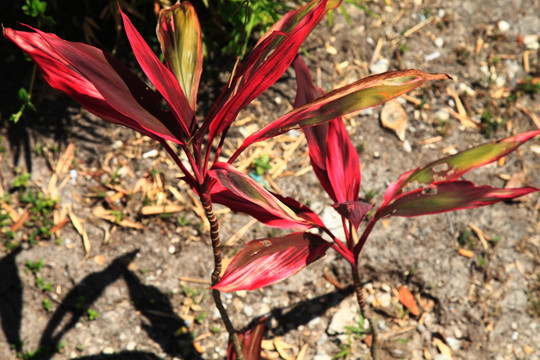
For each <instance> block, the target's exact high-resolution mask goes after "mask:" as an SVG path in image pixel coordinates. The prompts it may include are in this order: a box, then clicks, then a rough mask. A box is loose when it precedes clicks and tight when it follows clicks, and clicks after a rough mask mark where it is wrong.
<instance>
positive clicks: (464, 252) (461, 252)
mask: <svg viewBox="0 0 540 360" xmlns="http://www.w3.org/2000/svg"><path fill="white" fill-rule="evenodd" d="M458 254H459V255H461V256H465V257H466V258H469V259H470V258H472V257H473V256H474V253H473V252H472V251H471V250H466V249H459V250H458Z"/></svg>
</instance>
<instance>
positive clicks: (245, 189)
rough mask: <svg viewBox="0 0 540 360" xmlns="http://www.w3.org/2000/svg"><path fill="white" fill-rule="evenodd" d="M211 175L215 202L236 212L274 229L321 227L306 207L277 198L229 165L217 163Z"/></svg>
mask: <svg viewBox="0 0 540 360" xmlns="http://www.w3.org/2000/svg"><path fill="white" fill-rule="evenodd" d="M209 175H210V176H211V177H213V178H214V179H215V180H216V183H215V184H214V185H213V187H212V190H211V191H212V201H214V202H217V203H220V204H223V205H225V206H227V207H229V208H230V209H231V210H233V211H241V212H244V213H247V214H249V215H252V216H253V217H255V218H256V219H257V220H259V221H261V222H263V223H265V224H267V225H270V226H274V227H286V228H296V229H308V228H310V227H313V226H314V225H316V224H317V225H318V224H322V223H321V221H320V220H319V218H318V217H317V215H315V213H313V212H312V211H311V210H310V209H309V208H307V207H306V206H304V205H301V204H300V203H298V202H296V201H294V200H292V199H288V198H283V197H280V198H278V197H277V196H275V195H273V194H272V193H270V192H269V191H268V190H265V189H264V188H263V187H262V186H261V185H260V184H259V183H257V182H256V181H255V180H253V179H252V178H250V177H249V176H247V175H246V174H244V173H242V172H240V171H238V170H236V169H235V168H233V167H232V166H231V165H230V164H227V163H216V164H214V166H213V167H212V170H210V171H209ZM282 200H283V201H282ZM289 204H290V205H291V206H289Z"/></svg>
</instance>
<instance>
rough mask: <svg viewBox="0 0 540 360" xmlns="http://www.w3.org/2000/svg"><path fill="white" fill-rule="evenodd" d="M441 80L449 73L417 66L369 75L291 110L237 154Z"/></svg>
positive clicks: (243, 146)
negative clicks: (269, 139)
mask: <svg viewBox="0 0 540 360" xmlns="http://www.w3.org/2000/svg"><path fill="white" fill-rule="evenodd" d="M442 79H450V76H448V75H446V74H428V73H425V72H423V71H420V70H414V69H413V70H403V71H391V72H386V73H383V74H377V75H372V76H368V77H366V78H363V79H360V80H358V81H356V82H354V83H352V84H350V85H347V86H344V87H342V88H339V89H336V90H334V91H332V92H330V93H328V94H326V95H324V96H322V97H320V98H318V99H316V100H314V101H312V102H310V103H308V104H306V105H304V106H302V107H300V108H297V109H294V110H292V111H291V112H289V113H288V114H286V115H285V116H283V117H281V118H280V119H278V120H276V121H274V122H272V123H271V124H269V125H268V126H266V127H264V128H263V129H261V130H259V131H257V132H256V133H254V134H252V135H251V136H249V137H248V138H246V140H244V143H243V144H242V146H241V147H240V149H238V150H237V152H236V153H235V155H236V154H238V153H240V152H241V151H243V150H244V149H245V148H246V147H247V146H249V145H251V144H253V143H255V142H258V141H262V140H265V139H268V138H271V137H274V136H277V135H280V134H283V133H284V132H287V131H289V130H291V129H293V128H298V127H306V126H313V125H317V124H322V123H325V122H327V121H330V120H332V119H335V118H337V117H339V116H342V115H346V114H352V113H357V112H359V111H362V110H364V109H367V108H371V107H374V106H377V105H380V104H382V103H384V102H386V101H388V100H391V99H393V98H395V97H397V96H400V95H403V94H405V93H407V92H409V91H411V90H414V89H416V88H417V87H419V86H421V85H423V84H424V83H426V82H427V81H430V80H442ZM235 155H233V158H235V157H236V156H235Z"/></svg>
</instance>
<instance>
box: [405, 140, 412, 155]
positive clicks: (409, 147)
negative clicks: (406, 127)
mask: <svg viewBox="0 0 540 360" xmlns="http://www.w3.org/2000/svg"><path fill="white" fill-rule="evenodd" d="M403 150H405V152H406V153H410V152H412V147H411V144H410V143H409V140H405V141H403Z"/></svg>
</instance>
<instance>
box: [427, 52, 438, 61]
mask: <svg viewBox="0 0 540 360" xmlns="http://www.w3.org/2000/svg"><path fill="white" fill-rule="evenodd" d="M439 56H441V52H440V51H435V52H432V53H431V54H427V55H426V56H425V57H424V60H426V61H433V60H435V59H436V58H438V57H439Z"/></svg>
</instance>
